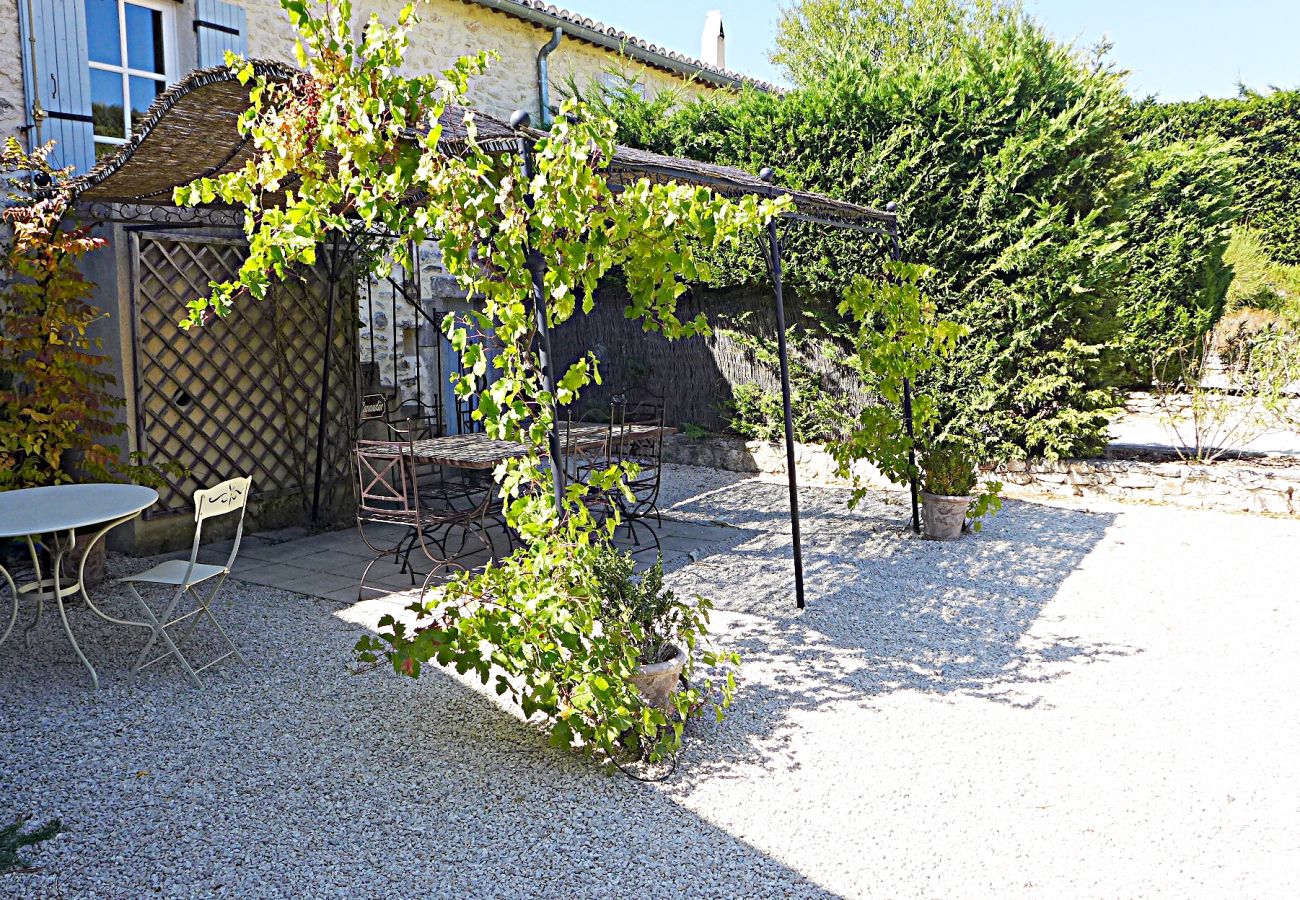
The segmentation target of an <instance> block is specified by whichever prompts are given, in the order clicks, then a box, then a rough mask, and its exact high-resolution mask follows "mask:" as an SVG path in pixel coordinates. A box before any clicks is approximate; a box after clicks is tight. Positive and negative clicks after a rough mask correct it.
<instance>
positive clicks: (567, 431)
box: [394, 423, 677, 469]
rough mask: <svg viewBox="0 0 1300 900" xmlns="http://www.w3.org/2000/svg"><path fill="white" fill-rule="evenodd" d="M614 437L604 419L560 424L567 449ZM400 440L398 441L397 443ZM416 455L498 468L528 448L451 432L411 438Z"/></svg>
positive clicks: (632, 430) (633, 431) (637, 434)
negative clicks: (429, 436)
mask: <svg viewBox="0 0 1300 900" xmlns="http://www.w3.org/2000/svg"><path fill="white" fill-rule="evenodd" d="M676 431H677V429H675V428H667V427H661V426H658V425H632V424H629V425H626V426H622V431H621V432H620V433H619V435H618V436H619V437H621V438H622V440H623V441H624V442H631V441H634V440H642V439H645V438H649V437H654V436H656V435H658V434H660V433H662V434H674V433H675V432H676ZM610 439H611V429H610V426H609V425H604V424H600V423H573V424H571V425H562V426H561V428H560V446H561V447H562V448H563V449H564V452H565V453H574V452H576V451H583V450H591V449H594V448H597V447H600V446H602V445H603V444H604V443H605V442H607V441H609V440H610ZM396 443H397V442H394V444H396ZM405 446H407V447H409V448H410V449H409V451H407V452H409V453H411V454H412V455H413V456H414V457H415V459H417V460H418V461H420V462H421V463H425V464H431V465H438V466H447V467H449V468H453V469H495V468H496V467H497V465H498V464H499V463H502V462H504V461H505V460H507V459H511V458H513V457H516V456H527V455H528V448H527V447H525V446H524V445H523V444H518V443H515V442H514V441H500V440H497V439H496V438H490V437H488V436H487V435H485V434H483V433H482V432H471V433H469V434H448V435H444V436H442V437H432V438H420V439H417V440H413V441H410V442H409V443H408V444H406V445H405Z"/></svg>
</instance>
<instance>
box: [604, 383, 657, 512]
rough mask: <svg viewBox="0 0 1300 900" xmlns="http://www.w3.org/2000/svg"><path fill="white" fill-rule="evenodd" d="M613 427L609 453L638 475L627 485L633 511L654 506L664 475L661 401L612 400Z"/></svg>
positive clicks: (651, 399) (650, 398)
mask: <svg viewBox="0 0 1300 900" xmlns="http://www.w3.org/2000/svg"><path fill="white" fill-rule="evenodd" d="M612 418H613V420H614V425H613V428H612V433H611V436H610V451H611V454H612V455H613V456H614V458H615V461H616V462H619V463H624V462H630V463H635V464H636V466H637V468H638V471H637V474H636V475H635V476H633V477H632V479H631V480H630V481H629V482H628V488H629V489H630V490H631V491H632V494H633V496H634V497H635V498H636V507H637V508H640V507H650V506H653V505H654V504H655V503H656V502H658V499H659V484H660V480H661V478H662V474H663V447H664V424H665V422H666V421H667V409H666V407H665V405H664V401H663V398H661V397H652V396H647V397H645V398H641V399H637V400H632V401H629V400H628V399H627V398H626V397H623V396H619V397H616V398H615V399H614V405H613V416H612Z"/></svg>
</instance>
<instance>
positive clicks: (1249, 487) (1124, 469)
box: [664, 434, 1300, 518]
mask: <svg viewBox="0 0 1300 900" xmlns="http://www.w3.org/2000/svg"><path fill="white" fill-rule="evenodd" d="M664 461H665V462H670V463H678V464H681V465H690V466H707V467H709V468H713V469H725V470H727V471H732V472H746V473H751V474H762V475H773V476H782V477H783V476H784V475H785V447H784V445H782V444H780V443H775V442H767V441H746V440H743V439H741V438H738V437H726V436H721V435H710V436H708V437H703V438H690V437H687V436H686V435H683V434H677V435H673V436H672V437H670V438H668V439H666V440H665V441H664ZM1289 462H1290V461H1283V462H1282V464H1279V463H1278V461H1273V463H1272V464H1264V463H1258V462H1257V463H1251V462H1249V461H1240V460H1231V461H1219V462H1216V463H1213V464H1212V465H1190V464H1188V463H1185V462H1182V461H1180V460H1177V459H1171V460H1167V461H1159V460H1149V459H1088V460H1061V461H1057V462H1048V461H1045V460H1037V461H1028V462H1026V461H1023V460H1017V461H1014V462H1011V463H1008V464H1006V465H1004V466H999V467H998V468H997V469H996V470H995V472H994V475H995V477H997V478H998V480H1000V481H1001V482H1002V483H1003V486H1004V491H1003V492H1004V494H1005V495H1006V496H1009V497H1019V498H1023V499H1034V498H1051V497H1057V498H1070V499H1074V498H1080V497H1100V498H1106V499H1110V500H1118V501H1123V502H1128V503H1163V504H1169V505H1173V506H1185V507H1191V508H1194V509H1218V510H1224V511H1228V512H1249V513H1265V514H1268V515H1274V516H1287V517H1291V518H1300V461H1296V462H1295V464H1289ZM795 466H796V469H797V471H798V473H799V481H800V483H801V484H817V485H827V486H832V487H847V486H848V482H847V481H845V480H844V479H841V478H839V477H838V476H836V474H835V461H834V460H833V459H831V456H830V454H829V453H827V452H826V450H825V449H824V448H823V447H822V446H821V445H820V444H796V445H795ZM855 472H856V473H857V474H858V475H859V476H860V477H861V479H862V481H863V482H864V483H865V484H868V485H873V486H875V487H880V488H892V489H898V488H900V487H901V486H900V485H896V484H892V483H890V482H889V481H888V480H887V479H886V478H885V477H884V476H883V475H881V474H880V472H879V470H877V469H875V468H874V467H872V466H868V465H866V464H865V463H863V464H859V465H858V466H857V467H855Z"/></svg>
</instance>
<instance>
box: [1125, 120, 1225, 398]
mask: <svg viewBox="0 0 1300 900" xmlns="http://www.w3.org/2000/svg"><path fill="white" fill-rule="evenodd" d="M1161 138H1162V136H1161V135H1159V134H1155V135H1146V136H1143V137H1142V138H1141V139H1140V140H1139V141H1138V142H1137V151H1136V153H1135V156H1134V176H1133V182H1132V184H1131V187H1130V200H1129V204H1128V208H1127V211H1126V214H1125V228H1124V239H1125V255H1126V256H1127V258H1128V261H1129V268H1128V273H1127V276H1126V278H1125V283H1124V291H1123V297H1122V300H1121V302H1120V306H1119V318H1120V322H1121V328H1122V331H1121V333H1120V337H1119V341H1120V344H1121V347H1122V349H1123V351H1124V352H1123V357H1124V360H1125V364H1126V365H1127V367H1128V370H1129V375H1130V377H1131V378H1133V379H1134V380H1136V381H1144V380H1145V379H1148V378H1149V377H1150V375H1151V365H1152V360H1153V359H1161V358H1164V357H1166V356H1168V355H1169V353H1170V352H1171V351H1173V350H1174V349H1175V348H1178V347H1182V346H1185V345H1187V344H1188V343H1189V342H1195V341H1196V340H1197V339H1199V338H1200V336H1201V335H1203V334H1205V333H1206V332H1207V331H1209V330H1210V329H1211V328H1213V327H1214V324H1215V323H1216V322H1217V321H1218V320H1219V317H1220V316H1221V315H1222V313H1223V307H1224V297H1225V295H1226V293H1227V290H1228V285H1229V283H1230V282H1231V281H1232V277H1233V273H1232V269H1231V268H1230V267H1229V266H1228V265H1227V264H1226V263H1225V262H1224V252H1225V250H1226V249H1227V247H1228V242H1229V240H1230V238H1231V236H1232V223H1233V221H1234V219H1235V218H1236V215H1237V210H1236V207H1235V205H1234V204H1233V194H1232V190H1231V185H1232V183H1233V180H1234V179H1235V177H1236V173H1237V159H1236V158H1235V157H1234V156H1233V155H1232V152H1233V150H1234V145H1232V144H1225V143H1224V142H1223V141H1220V140H1219V139H1218V138H1215V137H1206V138H1200V139H1198V140H1195V141H1188V142H1182V141H1179V142H1175V143H1164V142H1163V141H1162V140H1161Z"/></svg>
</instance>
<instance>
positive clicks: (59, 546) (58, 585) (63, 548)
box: [50, 529, 99, 690]
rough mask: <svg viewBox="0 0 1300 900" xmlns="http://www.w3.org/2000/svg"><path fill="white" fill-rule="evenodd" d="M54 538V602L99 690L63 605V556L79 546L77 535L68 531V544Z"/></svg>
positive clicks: (94, 684)
mask: <svg viewBox="0 0 1300 900" xmlns="http://www.w3.org/2000/svg"><path fill="white" fill-rule="evenodd" d="M53 538H54V539H53V541H52V543H53V545H54V546H53V548H52V549H51V550H50V568H51V569H53V571H52V572H50V575H51V577H53V579H54V602H55V603H57V604H58V605H59V618H60V619H62V620H63V630H64V631H65V632H67V634H68V642H69V643H71V644H72V649H73V651H75V652H76V654H77V658H78V659H80V660H81V664H82V665H84V666H85V667H86V670H87V671H89V672H90V685H91V687H92V688H94V689H96V690H98V689H99V676H98V675H97V674H95V667H94V666H92V665H91V664H90V660H88V659H86V654H84V653H82V652H81V647H80V646H79V645H78V644H77V636H76V635H74V634H73V633H72V625H71V624H70V623H69V622H68V611H67V609H66V608H65V607H64V605H63V572H62V569H63V556H64V554H66V553H67V552H68V551H69V550H71V549H73V548H74V547H75V546H76V545H77V533H76V532H75V531H74V530H72V529H69V530H68V541H67V544H64V542H63V541H61V540H59V536H58V535H57V534H56V535H53ZM82 591H83V593H84V591H85V589H84V588H82Z"/></svg>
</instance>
